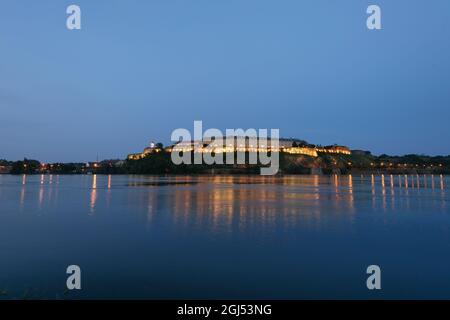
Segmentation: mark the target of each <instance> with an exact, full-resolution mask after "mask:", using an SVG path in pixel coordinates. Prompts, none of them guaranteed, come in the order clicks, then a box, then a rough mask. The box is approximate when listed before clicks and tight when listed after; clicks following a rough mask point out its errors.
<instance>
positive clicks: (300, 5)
mask: <svg viewBox="0 0 450 320" xmlns="http://www.w3.org/2000/svg"><path fill="white" fill-rule="evenodd" d="M70 4H77V5H79V6H80V7H81V10H82V30H79V31H69V30H67V29H66V17H67V14H66V7H67V6H68V5H70ZM369 4H378V5H379V6H380V7H381V9H382V28H383V29H382V30H380V31H370V30H368V29H367V28H366V18H367V14H366V8H367V6H368V5H369ZM0 57H1V59H0V117H1V121H0V122H1V126H0V138H1V139H0V159H1V158H7V159H11V160H17V159H21V158H23V157H28V158H35V159H39V160H41V161H91V160H95V158H96V157H97V155H98V156H99V158H100V159H105V158H124V157H125V156H126V155H127V153H131V152H138V151H141V150H142V149H143V148H144V147H145V146H146V145H147V144H148V143H149V142H150V141H152V140H153V141H162V142H163V143H164V144H168V143H169V142H170V134H171V132H172V130H174V129H176V128H180V127H184V128H189V129H191V130H192V127H193V121H194V120H203V123H204V126H205V127H207V128H211V127H215V128H219V129H222V130H225V129H226V128H279V129H280V133H281V136H283V137H298V138H301V139H305V140H307V141H309V142H311V143H318V144H332V143H338V144H345V145H348V146H350V147H351V148H354V149H368V150H371V151H372V152H374V153H376V154H380V153H388V154H405V153H426V154H450V125H449V124H448V123H449V119H450V1H448V0H434V1H425V0H423V1H416V0H408V1H407V0H396V1H392V0H389V1H388V0H372V1H365V0H345V1H344V0H342V1H338V0H328V1H326V0H308V1H300V0H179V1H173V0H157V1H156V0H141V1H137V0H134V1H130V0H115V1H114V0H108V1H106V0H95V1H92V0H73V1H65V0H52V1H50V0H40V1H25V0H2V1H1V2H0Z"/></svg>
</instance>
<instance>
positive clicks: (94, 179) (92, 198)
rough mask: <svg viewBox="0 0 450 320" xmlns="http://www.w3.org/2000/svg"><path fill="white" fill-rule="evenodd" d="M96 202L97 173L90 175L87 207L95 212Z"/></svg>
mask: <svg viewBox="0 0 450 320" xmlns="http://www.w3.org/2000/svg"><path fill="white" fill-rule="evenodd" d="M96 202H97V175H96V174H94V175H92V186H91V194H90V202H89V207H90V211H91V213H94V212H95V204H96Z"/></svg>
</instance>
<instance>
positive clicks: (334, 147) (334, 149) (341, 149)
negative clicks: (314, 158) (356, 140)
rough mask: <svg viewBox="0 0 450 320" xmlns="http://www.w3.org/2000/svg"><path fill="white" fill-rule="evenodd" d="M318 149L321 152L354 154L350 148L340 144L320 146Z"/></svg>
mask: <svg viewBox="0 0 450 320" xmlns="http://www.w3.org/2000/svg"><path fill="white" fill-rule="evenodd" d="M316 151H317V152H319V153H339V154H352V152H351V151H350V149H349V148H347V147H345V146H338V145H332V146H325V147H318V148H316Z"/></svg>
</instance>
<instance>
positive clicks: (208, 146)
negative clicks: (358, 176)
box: [128, 137, 351, 160]
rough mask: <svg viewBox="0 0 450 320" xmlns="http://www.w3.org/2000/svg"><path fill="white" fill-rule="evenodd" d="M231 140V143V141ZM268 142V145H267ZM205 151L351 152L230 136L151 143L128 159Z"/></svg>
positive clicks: (292, 141)
mask: <svg viewBox="0 0 450 320" xmlns="http://www.w3.org/2000/svg"><path fill="white" fill-rule="evenodd" d="M230 142H231V143H230ZM266 144H267V145H266ZM163 151H165V152H172V151H174V152H204V153H206V152H207V153H233V152H267V151H271V152H281V153H289V154H299V155H306V156H310V157H318V156H319V153H330V154H346V155H349V154H351V151H350V149H349V148H347V147H345V146H338V145H331V146H324V147H322V146H315V145H311V144H308V143H306V142H305V141H302V140H298V139H279V140H278V143H272V141H271V139H270V138H267V139H264V140H261V141H259V140H258V139H257V138H249V137H231V138H230V137H228V138H225V139H223V140H219V141H215V140H213V139H204V140H203V141H182V142H179V143H176V144H174V145H171V146H168V147H166V148H162V147H161V146H158V145H155V144H154V143H151V144H150V146H149V147H147V148H145V149H144V151H143V152H141V153H133V154H129V155H128V160H139V159H143V158H145V157H147V156H149V155H151V154H154V153H158V152H163Z"/></svg>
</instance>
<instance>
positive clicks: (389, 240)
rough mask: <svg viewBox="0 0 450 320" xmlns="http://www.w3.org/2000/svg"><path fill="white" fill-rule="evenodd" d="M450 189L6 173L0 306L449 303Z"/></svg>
mask: <svg viewBox="0 0 450 320" xmlns="http://www.w3.org/2000/svg"><path fill="white" fill-rule="evenodd" d="M448 182H449V178H448V177H447V176H440V175H434V176H431V175H426V176H424V175H420V176H417V175H409V176H404V175H401V176H398V175H393V176H390V175H384V176H383V175H374V176H371V175H365V176H360V175H358V176H285V177H261V176H198V177H191V176H176V177H157V176H106V175H90V176H89V175H77V176H57V175H42V176H40V175H34V176H11V175H0V295H1V296H0V298H6V299H8V298H32V297H34V298H63V299H65V298H162V299H165V298H202V299H207V298H222V299H227V298H229V299H232V298H247V299H309V298H323V299H330V298H338V299H340V298H362V299H366V298H369V299H370V298H389V299H392V298H447V299H449V298H450V209H449V196H448V194H449V193H448V192H449V190H448ZM71 264H76V265H79V266H80V267H81V270H82V290H81V291H77V292H75V291H70V292H68V291H67V290H66V287H65V284H66V278H67V275H66V273H65V271H66V268H67V266H68V265H71ZM371 264H377V265H379V266H380V267H381V270H382V290H381V291H369V290H367V288H366V278H367V275H366V268H367V266H369V265H371Z"/></svg>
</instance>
